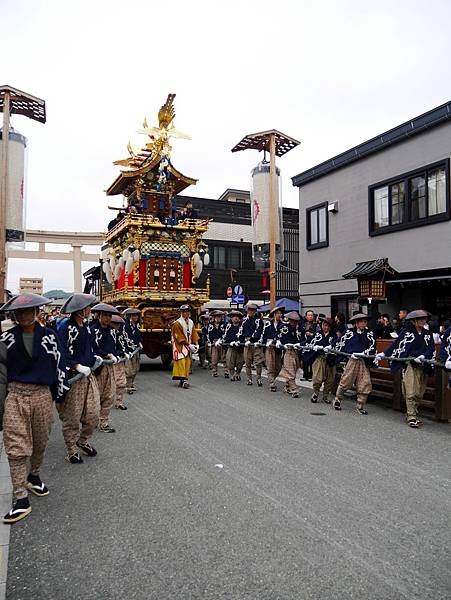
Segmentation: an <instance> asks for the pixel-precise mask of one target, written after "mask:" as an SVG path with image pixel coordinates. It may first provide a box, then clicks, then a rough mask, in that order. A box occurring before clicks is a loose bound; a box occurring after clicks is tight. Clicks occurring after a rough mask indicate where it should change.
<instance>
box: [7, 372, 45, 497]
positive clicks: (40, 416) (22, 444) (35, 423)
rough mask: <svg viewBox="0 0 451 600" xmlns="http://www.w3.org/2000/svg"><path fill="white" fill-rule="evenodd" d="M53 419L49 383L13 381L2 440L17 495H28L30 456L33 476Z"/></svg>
mask: <svg viewBox="0 0 451 600" xmlns="http://www.w3.org/2000/svg"><path fill="white" fill-rule="evenodd" d="M52 422H53V400H52V395H51V393H50V389H49V387H48V386H47V385H35V384H32V383H18V382H14V381H13V382H11V383H10V384H9V385H8V395H7V396H6V400H5V414H4V416H3V442H4V444H5V450H6V454H7V456H8V462H9V470H10V472H11V480H12V484H13V492H14V496H15V497H16V498H17V499H19V498H26V497H27V495H28V491H27V459H30V472H31V473H33V474H34V475H37V474H38V473H39V469H40V467H41V465H42V461H43V460H44V453H45V449H46V448H47V442H48V440H49V435H50V430H51V428H52Z"/></svg>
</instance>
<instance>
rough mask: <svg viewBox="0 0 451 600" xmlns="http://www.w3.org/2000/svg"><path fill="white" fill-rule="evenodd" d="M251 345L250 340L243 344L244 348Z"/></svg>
mask: <svg viewBox="0 0 451 600" xmlns="http://www.w3.org/2000/svg"><path fill="white" fill-rule="evenodd" d="M251 344H252V342H251V340H247V342H245V343H244V345H245V346H250V345H251Z"/></svg>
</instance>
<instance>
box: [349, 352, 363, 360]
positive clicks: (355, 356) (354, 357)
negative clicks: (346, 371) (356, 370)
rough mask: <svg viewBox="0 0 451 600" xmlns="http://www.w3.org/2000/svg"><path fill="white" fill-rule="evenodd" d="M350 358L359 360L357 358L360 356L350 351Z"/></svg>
mask: <svg viewBox="0 0 451 600" xmlns="http://www.w3.org/2000/svg"><path fill="white" fill-rule="evenodd" d="M351 358H352V359H353V360H359V358H361V357H360V356H357V354H355V353H352V354H351Z"/></svg>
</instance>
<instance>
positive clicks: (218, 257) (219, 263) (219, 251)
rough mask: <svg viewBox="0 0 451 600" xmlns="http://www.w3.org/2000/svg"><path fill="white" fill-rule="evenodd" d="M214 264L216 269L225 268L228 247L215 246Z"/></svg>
mask: <svg viewBox="0 0 451 600" xmlns="http://www.w3.org/2000/svg"><path fill="white" fill-rule="evenodd" d="M213 266H214V268H215V269H225V268H226V267H227V265H226V249H225V248H224V246H215V247H214V248H213Z"/></svg>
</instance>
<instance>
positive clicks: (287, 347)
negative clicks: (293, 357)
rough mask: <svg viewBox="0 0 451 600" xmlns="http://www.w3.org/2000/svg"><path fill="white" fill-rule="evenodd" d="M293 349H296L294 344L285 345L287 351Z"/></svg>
mask: <svg viewBox="0 0 451 600" xmlns="http://www.w3.org/2000/svg"><path fill="white" fill-rule="evenodd" d="M292 348H294V344H285V349H286V350H291V349H292Z"/></svg>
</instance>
